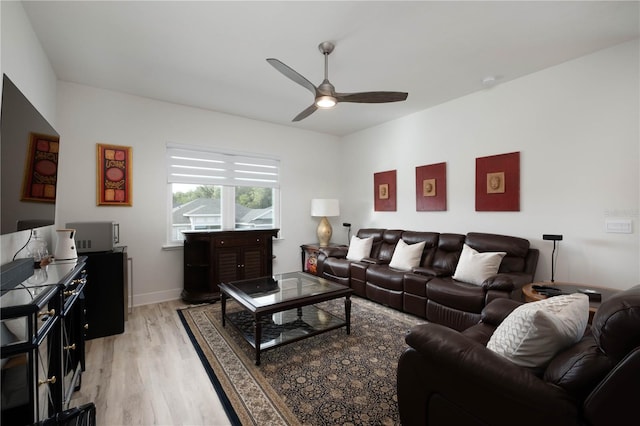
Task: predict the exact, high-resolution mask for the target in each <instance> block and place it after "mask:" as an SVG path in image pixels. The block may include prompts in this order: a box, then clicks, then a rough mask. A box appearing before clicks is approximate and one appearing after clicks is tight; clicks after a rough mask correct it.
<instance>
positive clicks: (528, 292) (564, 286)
mask: <svg viewBox="0 0 640 426" xmlns="http://www.w3.org/2000/svg"><path fill="white" fill-rule="evenodd" d="M534 285H544V286H548V287H557V288H559V289H560V290H562V291H563V292H565V293H578V292H579V291H578V290H580V289H585V290H595V291H597V292H598V293H600V295H601V299H600V300H589V324H591V320H593V315H594V314H595V313H596V311H597V310H598V308H599V307H600V304H601V303H602V302H604V301H605V300H607V299H608V298H610V297H611V296H613V295H614V294H616V293H617V292H618V290H614V289H610V288H604V287H596V286H592V285H584V284H576V283H564V282H557V281H556V282H550V281H544V282H536V283H531V284H527V285H525V286H524V287H522V294H523V295H524V300H525V302H535V301H538V300H543V299H546V298H547V296H545V295H542V294H540V293H538V292H537V291H535V290H534V289H533V286H534Z"/></svg>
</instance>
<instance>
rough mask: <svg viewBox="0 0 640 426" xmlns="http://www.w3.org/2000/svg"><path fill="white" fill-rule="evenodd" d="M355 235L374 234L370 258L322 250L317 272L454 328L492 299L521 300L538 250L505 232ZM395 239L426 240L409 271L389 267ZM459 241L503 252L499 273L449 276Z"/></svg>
mask: <svg viewBox="0 0 640 426" xmlns="http://www.w3.org/2000/svg"><path fill="white" fill-rule="evenodd" d="M357 236H358V237H360V238H368V237H373V247H372V249H371V255H370V257H368V258H365V259H363V260H361V261H350V260H347V259H346V255H347V251H348V248H346V247H337V248H336V247H333V248H326V249H323V250H321V251H320V254H319V256H318V263H317V267H318V274H319V275H320V276H322V277H324V278H327V279H330V280H333V281H337V282H340V283H342V284H344V285H348V286H350V287H351V288H353V290H354V293H355V294H357V295H359V296H361V297H366V298H368V299H371V300H373V301H376V302H378V303H381V304H383V305H387V306H390V307H392V308H394V309H397V310H400V311H404V312H408V313H411V314H413V315H417V316H419V317H422V318H426V319H427V320H429V321H434V322H437V323H440V324H444V325H447V326H449V327H452V328H455V329H457V330H462V329H464V328H467V327H469V326H471V325H473V324H476V323H477V322H478V321H479V319H480V314H481V312H482V309H483V308H484V306H485V305H486V304H487V303H488V302H489V301H491V300H493V299H496V298H515V299H518V300H520V299H521V289H522V286H524V285H525V284H527V283H530V282H533V278H534V274H535V270H536V266H537V263H538V250H537V249H532V248H530V247H529V241H527V240H525V239H522V238H517V237H510V236H505V235H497V234H484V233H475V232H473V233H468V234H467V235H462V234H447V233H437V232H416V231H404V230H398V229H378V228H366V229H360V230H359V231H358V233H357ZM400 239H402V240H404V242H405V243H407V244H415V243H418V242H422V241H424V242H425V247H424V249H423V252H422V256H421V259H420V264H419V266H417V267H415V268H413V269H412V270H411V271H401V270H397V269H394V268H391V267H389V263H390V261H391V258H392V256H393V252H394V249H395V246H396V244H397V243H398V241H399V240H400ZM464 244H467V245H469V246H470V247H472V248H474V249H475V250H477V251H479V252H493V251H503V252H506V253H507V255H506V256H505V257H504V258H503V260H502V263H501V264H500V269H499V271H498V274H497V275H495V276H493V277H490V278H489V279H487V280H486V281H485V282H484V283H483V284H482V285H481V286H478V285H474V284H467V283H464V282H461V281H457V280H454V279H453V278H452V275H453V274H454V272H455V270H456V266H457V264H458V260H459V259H460V254H461V252H462V248H463V246H464Z"/></svg>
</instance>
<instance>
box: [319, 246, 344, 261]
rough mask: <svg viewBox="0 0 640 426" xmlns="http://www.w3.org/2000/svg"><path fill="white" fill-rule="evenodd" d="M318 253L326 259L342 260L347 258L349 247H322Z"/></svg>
mask: <svg viewBox="0 0 640 426" xmlns="http://www.w3.org/2000/svg"><path fill="white" fill-rule="evenodd" d="M318 251H319V252H320V253H322V254H324V255H325V256H326V257H337V258H340V259H344V258H346V257H347V253H348V252H349V247H347V246H339V247H322V248H320V250H318Z"/></svg>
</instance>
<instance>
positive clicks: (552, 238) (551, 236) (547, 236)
mask: <svg viewBox="0 0 640 426" xmlns="http://www.w3.org/2000/svg"><path fill="white" fill-rule="evenodd" d="M542 239H543V240H545V241H553V251H552V252H551V282H554V281H553V277H554V272H555V263H556V262H555V254H556V241H562V235H556V234H542Z"/></svg>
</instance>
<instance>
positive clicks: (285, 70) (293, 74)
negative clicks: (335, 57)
mask: <svg viewBox="0 0 640 426" xmlns="http://www.w3.org/2000/svg"><path fill="white" fill-rule="evenodd" d="M267 62H269V63H270V64H271V65H272V66H273V67H274V68H275V69H277V70H278V71H280V72H281V73H282V74H284V75H285V76H287V77H289V78H290V79H291V80H293V81H295V82H296V83H298V84H299V85H300V86H302V87H304V88H306V89H307V90H309V91H310V92H311V93H313V95H314V96H315V95H316V86H314V85H313V83H311V82H310V81H309V80H307V79H306V78H304V77H303V76H302V75H300V74H299V73H298V72H297V71H295V70H294V69H293V68H291V67H289V66H287V65H285V64H284V63H282V62H280V61H279V60H277V59H274V58H268V59H267ZM294 121H295V120H294Z"/></svg>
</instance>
